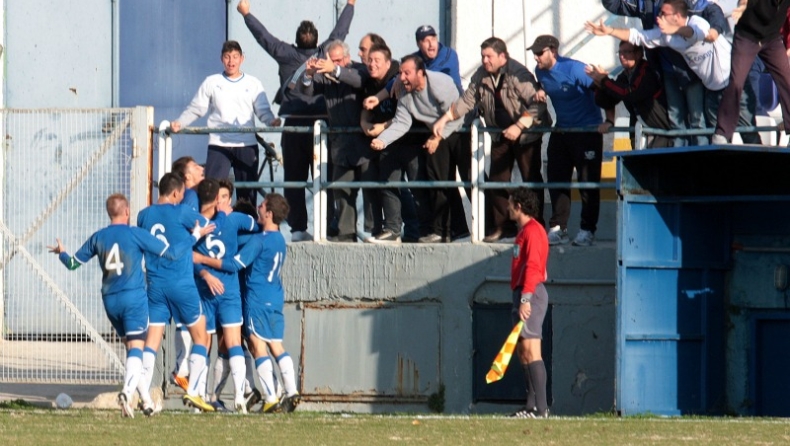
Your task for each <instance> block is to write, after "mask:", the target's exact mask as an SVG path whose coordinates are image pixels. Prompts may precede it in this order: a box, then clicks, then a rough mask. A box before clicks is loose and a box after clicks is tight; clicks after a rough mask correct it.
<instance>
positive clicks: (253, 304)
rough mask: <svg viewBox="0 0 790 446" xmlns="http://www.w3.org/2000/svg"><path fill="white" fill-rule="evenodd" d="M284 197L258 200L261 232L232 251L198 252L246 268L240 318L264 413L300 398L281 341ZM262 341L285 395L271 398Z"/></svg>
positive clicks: (215, 263)
mask: <svg viewBox="0 0 790 446" xmlns="http://www.w3.org/2000/svg"><path fill="white" fill-rule="evenodd" d="M288 211H289V206H288V202H287V201H286V200H285V198H284V197H283V196H282V195H279V194H269V195H267V196H266V198H265V199H264V201H263V203H261V205H260V206H258V223H259V224H260V225H261V227H262V228H263V232H262V233H261V234H256V235H254V236H253V237H251V238H250V240H249V241H248V242H247V244H246V245H244V247H243V248H242V249H241V250H240V251H239V253H238V254H236V255H235V256H233V257H232V258H231V257H226V258H225V259H222V260H219V259H212V258H209V257H205V256H201V257H200V259H199V261H200V262H201V263H203V264H206V265H209V266H212V267H214V268H220V267H221V269H223V270H228V271H238V270H240V269H242V268H245V269H246V270H247V273H246V279H247V282H246V292H245V295H244V299H245V307H244V324H245V327H246V329H247V330H248V331H249V338H248V341H249V342H250V344H251V347H252V348H251V350H252V353H253V355H254V356H255V366H256V369H257V371H258V378H259V380H260V382H261V385H262V387H263V390H264V393H265V394H266V395H265V401H264V404H263V408H262V409H261V410H262V411H263V412H264V413H270V412H278V411H284V412H292V411H293V410H294V409H296V406H297V405H298V404H299V402H300V401H301V397H300V396H299V392H298V391H297V390H296V374H295V373H294V365H293V360H292V359H291V356H290V355H289V354H288V352H286V351H285V349H284V348H283V345H282V340H283V333H284V332H285V319H284V317H283V305H284V303H285V293H284V291H283V286H282V281H281V279H280V272H281V270H282V266H283V263H284V262H285V239H284V238H283V236H282V234H280V222H282V221H283V220H285V218H286V217H288ZM267 347H268V349H269V350H271V353H272V355H273V356H274V357H275V358H276V360H277V365H278V366H279V367H280V374H281V375H282V378H283V385H284V387H285V395H286V396H285V397H284V398H283V400H282V401H279V400H278V398H277V391H276V389H275V380H274V367H273V365H272V361H271V359H270V358H269V355H268V352H267Z"/></svg>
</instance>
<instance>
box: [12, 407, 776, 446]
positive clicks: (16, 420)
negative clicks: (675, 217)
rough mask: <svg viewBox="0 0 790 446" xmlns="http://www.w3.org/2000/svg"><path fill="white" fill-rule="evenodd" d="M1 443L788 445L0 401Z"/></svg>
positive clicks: (753, 431) (659, 428)
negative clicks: (125, 414)
mask: <svg viewBox="0 0 790 446" xmlns="http://www.w3.org/2000/svg"><path fill="white" fill-rule="evenodd" d="M0 439H2V441H1V442H0V443H2V444H3V445H28V446H32V445H48V444H63V445H81V446H84V445H93V444H101V445H124V444H133V445H138V446H139V445H154V444H166V443H169V444H190V445H193V444H195V445H197V444H207V445H217V444H231V443H232V444H253V443H258V444H262V443H268V444H273V445H280V444H294V445H295V444H299V445H303V444H309V445H319V444H373V445H376V446H378V445H380V444H382V443H387V444H431V445H432V444H452V445H469V444H486V445H492V446H493V445H499V444H507V445H512V444H527V443H530V444H535V445H538V444H540V445H550V444H572V445H584V446H588V445H627V444H632V445H648V444H667V445H669V444H671V445H677V444H688V445H697V444H710V445H720V444H737V445H744V444H760V445H783V444H790V420H784V419H766V418H672V419H666V418H650V417H629V418H615V417H611V416H592V417H585V418H563V417H555V418H551V419H548V420H516V419H510V418H502V417H490V416H469V417H466V416H441V415H439V416H419V415H413V416H410V415H392V416H387V415H385V416H381V415H359V414H327V413H317V412H296V413H293V414H289V415H284V414H278V415H260V414H251V415H245V416H241V415H220V414H197V415H196V414H189V413H186V412H164V413H162V414H159V415H157V416H155V417H153V418H150V419H146V418H144V417H142V416H138V417H136V418H135V419H122V418H121V417H120V414H119V412H118V411H99V410H65V411H58V410H46V409H39V408H21V409H0Z"/></svg>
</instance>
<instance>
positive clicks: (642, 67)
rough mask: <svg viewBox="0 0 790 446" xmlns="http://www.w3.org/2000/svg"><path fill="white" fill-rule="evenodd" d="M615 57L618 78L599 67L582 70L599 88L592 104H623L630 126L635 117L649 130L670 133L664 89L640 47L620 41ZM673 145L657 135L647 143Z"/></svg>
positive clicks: (607, 105)
mask: <svg viewBox="0 0 790 446" xmlns="http://www.w3.org/2000/svg"><path fill="white" fill-rule="evenodd" d="M617 56H618V58H619V59H620V65H622V67H623V71H622V72H621V73H620V74H619V75H618V76H617V79H612V78H610V77H609V73H608V72H606V71H605V70H603V69H602V68H601V67H600V66H596V65H588V66H587V67H586V68H585V72H586V73H587V75H588V76H590V77H591V78H592V79H593V81H595V85H597V86H598V89H597V90H596V91H595V103H596V104H597V105H598V106H599V107H601V108H603V109H608V108H614V107H615V106H616V105H617V104H619V103H620V102H623V104H625V108H627V109H628V112H629V113H630V114H631V126H633V125H634V124H636V117H637V115H638V116H639V117H641V118H642V121H644V123H645V124H646V125H647V126H648V127H652V128H657V129H663V130H669V128H670V123H669V118H668V117H667V108H666V98H665V97H664V89H663V88H662V86H661V80H660V78H659V76H658V73H656V72H655V70H654V69H653V68H652V67H651V66H650V65H649V64H648V63H647V61H646V60H644V59H643V56H644V51H643V49H642V47H641V46H637V45H634V44H632V43H630V42H628V41H626V40H622V41H620V51H618V52H617ZM607 124H609V125H611V124H610V123H607ZM631 138H632V141H631V146H632V147H634V142H633V135H632V136H631ZM672 146H673V141H672V139H671V138H669V137H666V136H659V135H656V136H652V137H651V138H650V139H649V141H648V143H647V147H649V148H654V147H672Z"/></svg>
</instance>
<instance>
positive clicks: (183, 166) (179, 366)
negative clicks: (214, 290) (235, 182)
mask: <svg viewBox="0 0 790 446" xmlns="http://www.w3.org/2000/svg"><path fill="white" fill-rule="evenodd" d="M170 171H171V172H174V173H176V174H178V175H179V176H180V177H181V179H182V180H184V188H185V189H184V198H183V200H181V204H185V205H187V206H189V207H190V208H191V209H194V210H195V211H196V212H200V203H199V200H198V195H197V192H196V191H195V188H196V187H197V185H198V183H200V182H201V181H203V178H205V175H204V172H205V170H204V169H203V166H201V165H200V164H198V163H197V162H196V161H195V159H194V158H192V157H191V156H182V157H181V158H179V159H177V160H175V161H173V166H172V168H171V169H170ZM176 326H177V327H178V330H177V333H176V337H175V350H176V365H175V369H174V370H173V372H172V374H171V375H172V380H173V382H174V383H175V384H176V385H177V386H179V387H181V388H182V389H184V391H186V390H187V386H188V385H189V379H188V378H187V375H188V373H189V357H188V355H187V352H188V351H189V349H190V348H192V338H190V337H189V330H187V328H186V327H184V326H183V325H181V324H177V325H176Z"/></svg>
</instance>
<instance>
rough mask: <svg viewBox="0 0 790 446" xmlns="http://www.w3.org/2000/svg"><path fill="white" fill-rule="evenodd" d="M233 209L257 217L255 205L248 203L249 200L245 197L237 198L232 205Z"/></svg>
mask: <svg viewBox="0 0 790 446" xmlns="http://www.w3.org/2000/svg"><path fill="white" fill-rule="evenodd" d="M233 211H234V212H241V213H242V214H247V215H249V216H250V217H252V218H254V219H256V220H257V219H258V210H257V209H255V205H254V204H252V203H250V200H248V199H246V198H239V199H238V200H236V204H235V205H233Z"/></svg>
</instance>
